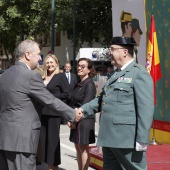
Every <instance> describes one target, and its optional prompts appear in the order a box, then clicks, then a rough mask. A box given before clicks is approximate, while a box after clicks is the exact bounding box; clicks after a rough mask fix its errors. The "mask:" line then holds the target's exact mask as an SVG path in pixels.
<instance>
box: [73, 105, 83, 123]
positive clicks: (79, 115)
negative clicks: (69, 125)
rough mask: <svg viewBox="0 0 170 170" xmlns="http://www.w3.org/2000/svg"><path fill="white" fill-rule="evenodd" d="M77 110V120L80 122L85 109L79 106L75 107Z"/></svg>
mask: <svg viewBox="0 0 170 170" xmlns="http://www.w3.org/2000/svg"><path fill="white" fill-rule="evenodd" d="M75 111H76V117H75V122H79V121H80V120H81V119H82V118H83V111H82V109H77V108H75Z"/></svg>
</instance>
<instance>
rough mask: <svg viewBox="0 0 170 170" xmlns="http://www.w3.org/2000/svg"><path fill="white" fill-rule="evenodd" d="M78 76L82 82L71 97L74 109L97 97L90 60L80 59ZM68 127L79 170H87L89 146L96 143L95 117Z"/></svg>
mask: <svg viewBox="0 0 170 170" xmlns="http://www.w3.org/2000/svg"><path fill="white" fill-rule="evenodd" d="M77 74H78V75H79V77H80V82H79V83H77V84H76V86H75V89H74V92H73V94H72V96H71V102H70V106H71V107H72V108H79V107H81V105H83V104H85V103H87V102H89V101H91V100H92V99H94V97H95V95H96V87H95V84H94V82H93V80H92V79H91V78H92V77H93V76H94V75H95V68H94V65H93V63H92V61H91V60H90V59H88V58H80V59H79V60H78V64H77ZM68 125H69V126H70V128H71V133H70V141H71V142H73V143H74V144H75V148H76V151H77V162H78V167H79V170H86V169H88V167H89V162H90V155H89V144H92V143H95V130H94V127H95V116H94V115H92V116H90V117H87V118H85V119H83V120H81V121H80V122H79V123H77V124H76V125H75V124H73V123H68Z"/></svg>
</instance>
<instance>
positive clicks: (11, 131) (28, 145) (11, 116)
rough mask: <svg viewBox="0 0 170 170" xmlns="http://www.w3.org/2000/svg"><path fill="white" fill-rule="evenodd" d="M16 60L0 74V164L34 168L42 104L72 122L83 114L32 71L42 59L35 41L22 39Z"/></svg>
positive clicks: (9, 169)
mask: <svg viewBox="0 0 170 170" xmlns="http://www.w3.org/2000/svg"><path fill="white" fill-rule="evenodd" d="M18 53H19V54H18V55H19V61H18V62H17V63H16V65H14V66H12V67H10V68H9V69H7V70H6V71H5V72H4V73H3V74H2V76H1V78H0V166H1V169H3V170H35V169H36V161H35V154H36V152H37V145H38V140H39V133H40V127H41V122H40V118H39V116H40V113H41V106H42V105H45V106H48V107H50V108H51V109H53V110H55V111H56V115H59V116H62V117H64V118H66V119H67V120H68V121H71V122H73V121H74V120H79V119H80V118H81V117H82V114H79V113H78V111H77V113H76V111H75V110H73V109H72V108H70V107H69V106H67V105H66V104H64V103H63V102H62V101H61V100H59V99H57V98H55V97H54V96H53V95H52V94H51V93H50V92H49V91H48V90H47V89H46V87H45V85H44V83H43V80H42V78H41V75H40V74H39V73H36V72H35V71H33V70H34V69H35V68H36V67H37V65H38V62H39V61H40V60H41V57H40V49H39V46H38V44H37V43H36V42H34V41H31V40H25V41H22V42H21V43H20V44H19V46H18Z"/></svg>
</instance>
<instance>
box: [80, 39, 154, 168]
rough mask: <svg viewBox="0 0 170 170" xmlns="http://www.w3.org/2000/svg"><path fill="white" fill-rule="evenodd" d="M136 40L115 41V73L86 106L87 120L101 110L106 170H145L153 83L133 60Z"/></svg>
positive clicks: (113, 44)
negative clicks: (97, 95) (88, 116)
mask: <svg viewBox="0 0 170 170" xmlns="http://www.w3.org/2000/svg"><path fill="white" fill-rule="evenodd" d="M135 45H136V43H135V41H134V39H133V38H126V37H113V41H112V45H111V50H110V55H111V64H112V65H114V66H116V67H117V69H116V70H115V73H114V74H113V75H112V76H111V77H110V79H109V80H108V81H107V82H106V84H105V86H104V88H103V91H102V92H101V94H100V95H99V97H97V98H95V99H94V100H92V101H91V102H89V103H87V104H85V105H83V106H82V107H81V108H80V110H82V111H83V113H84V116H85V117H86V116H87V115H91V114H94V112H95V111H96V112H97V111H98V109H100V112H101V119H100V129H99V134H98V141H97V145H98V146H102V151H103V163H104V164H103V170H146V169H147V163H146V149H147V146H148V143H149V134H150V127H151V124H152V119H153V113H154V104H153V81H152V78H151V76H150V75H149V74H148V72H147V71H146V70H145V68H144V67H142V66H140V65H138V64H136V62H135V60H134V59H133V57H132V56H133V47H134V46H135Z"/></svg>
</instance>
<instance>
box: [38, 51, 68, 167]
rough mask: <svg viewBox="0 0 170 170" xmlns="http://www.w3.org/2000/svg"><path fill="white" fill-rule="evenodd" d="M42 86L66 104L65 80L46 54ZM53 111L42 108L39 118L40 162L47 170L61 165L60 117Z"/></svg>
mask: <svg viewBox="0 0 170 170" xmlns="http://www.w3.org/2000/svg"><path fill="white" fill-rule="evenodd" d="M44 73H45V74H44V84H45V85H46V86H47V89H48V90H49V91H50V92H51V93H52V94H53V95H54V96H55V97H57V98H59V99H60V100H62V101H63V102H65V103H67V99H68V97H69V91H68V89H69V88H68V86H67V84H68V83H67V79H66V77H65V75H64V74H63V73H59V63H58V59H57V57H56V56H55V55H54V54H48V55H47V56H46V57H45V59H44ZM55 115H56V113H54V111H53V110H51V109H50V108H47V107H44V108H43V111H42V116H41V122H42V127H41V133H40V147H41V159H42V162H45V163H47V165H48V166H47V170H54V169H55V170H58V165H59V164H61V154H60V137H59V133H60V124H61V117H60V116H55Z"/></svg>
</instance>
